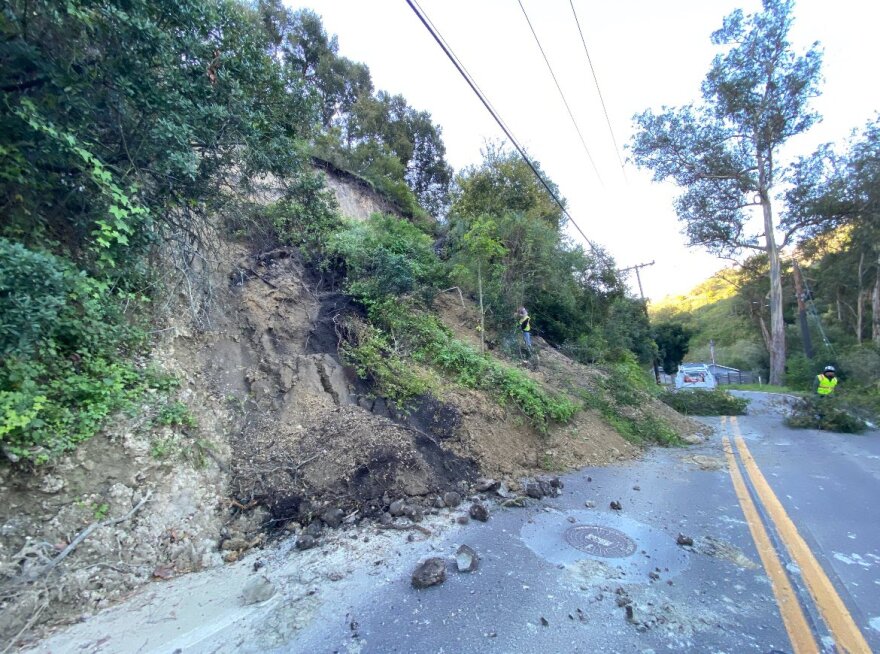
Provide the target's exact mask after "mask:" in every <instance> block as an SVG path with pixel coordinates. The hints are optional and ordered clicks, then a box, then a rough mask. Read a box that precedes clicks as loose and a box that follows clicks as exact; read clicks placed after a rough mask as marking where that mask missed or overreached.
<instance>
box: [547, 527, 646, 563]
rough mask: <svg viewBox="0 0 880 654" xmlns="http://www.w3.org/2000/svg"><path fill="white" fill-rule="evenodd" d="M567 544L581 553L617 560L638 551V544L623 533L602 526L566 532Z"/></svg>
mask: <svg viewBox="0 0 880 654" xmlns="http://www.w3.org/2000/svg"><path fill="white" fill-rule="evenodd" d="M564 537H565V542H567V543H568V544H569V545H571V546H572V547H575V548H577V549H579V550H580V551H581V552H586V553H587V554H592V555H593V556H601V557H604V558H607V559H617V558H622V557H625V556H629V555H631V554H633V553H634V552H635V551H636V542H635V541H634V540H633V539H632V538H630V537H629V536H627V535H626V534H625V533H623V532H622V531H618V530H617V529H613V528H611V527H602V526H600V525H576V526H574V527H569V529H568V530H566V532H565V536H564Z"/></svg>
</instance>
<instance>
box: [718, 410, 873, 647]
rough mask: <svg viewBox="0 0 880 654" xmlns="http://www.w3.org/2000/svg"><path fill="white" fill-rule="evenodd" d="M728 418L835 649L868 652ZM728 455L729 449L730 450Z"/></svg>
mask: <svg viewBox="0 0 880 654" xmlns="http://www.w3.org/2000/svg"><path fill="white" fill-rule="evenodd" d="M730 420H731V424H732V425H733V432H734V436H735V441H736V447H737V449H738V450H739V454H740V457H742V461H743V465H744V466H745V469H746V473H747V474H748V475H749V478H750V479H751V481H752V485H753V486H754V487H755V492H756V493H757V494H758V497H759V498H760V499H761V502H762V503H763V505H764V507H765V508H766V509H767V514H768V515H769V516H770V520H771V521H772V522H773V523H774V525H775V527H776V531H777V532H778V533H779V537H780V539H782V542H783V543H784V544H785V546H786V548H788V551H789V553H790V554H791V557H792V558H793V559H794V561H795V563H797V565H798V567H800V569H801V575H802V576H803V578H804V581H805V582H806V584H807V589H808V590H809V591H810V595H812V596H813V601H814V602H815V603H816V606H818V607H819V611H820V612H821V613H822V618H823V619H824V620H825V623H826V624H827V625H828V629H829V630H830V631H831V635H832V636H834V640H835V642H836V644H837V647H838V649H839V650H840V651H842V652H847V653H848V654H871V648H870V647H868V642H867V641H866V640H865V637H864V636H863V635H862V632H861V631H859V628H858V627H857V626H856V623H855V620H853V617H852V615H851V614H850V612H849V611H848V610H847V608H846V605H845V604H844V603H843V600H841V599H840V595H838V594H837V591H836V590H835V589H834V585H833V584H832V583H831V580H830V579H829V578H828V575H826V574H825V571H824V570H823V569H822V566H820V565H819V562H818V561H817V560H816V557H815V556H814V555H813V552H812V551H811V550H810V548H809V547H808V546H807V543H806V542H805V541H804V539H803V538H802V537H801V535H800V533H799V532H798V530H797V527H795V525H794V522H792V520H791V518H789V517H788V514H787V513H786V512H785V509H784V508H782V503H781V502H780V501H779V499H778V498H777V497H776V494H775V493H774V492H773V490H772V489H771V488H770V484H768V483H767V480H766V479H765V478H764V475H763V474H762V473H761V470H760V469H759V468H758V465H757V464H756V463H755V460H754V458H752V453H751V452H750V451H749V448H748V447H746V443H745V441H744V440H743V438H742V434H741V433H740V429H739V423H738V422H737V420H736V417H732V418H731V419H730ZM732 455H733V453H732V452H731V456H732Z"/></svg>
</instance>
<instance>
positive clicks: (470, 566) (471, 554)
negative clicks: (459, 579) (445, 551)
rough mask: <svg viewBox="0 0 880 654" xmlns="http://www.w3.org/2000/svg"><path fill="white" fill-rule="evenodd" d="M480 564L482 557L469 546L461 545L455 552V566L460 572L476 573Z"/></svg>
mask: <svg viewBox="0 0 880 654" xmlns="http://www.w3.org/2000/svg"><path fill="white" fill-rule="evenodd" d="M479 563H480V557H478V556H477V553H476V552H475V551H474V550H473V549H472V548H470V547H468V546H467V545H461V546H460V547H459V548H458V550H457V551H456V552H455V565H456V567H457V568H458V571H459V572H474V571H475V570H476V569H477V566H478V565H479Z"/></svg>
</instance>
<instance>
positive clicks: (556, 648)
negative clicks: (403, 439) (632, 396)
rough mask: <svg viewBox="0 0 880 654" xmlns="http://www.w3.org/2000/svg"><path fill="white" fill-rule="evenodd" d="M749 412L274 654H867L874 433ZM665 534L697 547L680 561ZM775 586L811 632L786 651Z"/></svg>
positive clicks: (367, 591) (397, 580) (402, 580)
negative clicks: (796, 538) (460, 567)
mask: <svg viewBox="0 0 880 654" xmlns="http://www.w3.org/2000/svg"><path fill="white" fill-rule="evenodd" d="M748 395H749V396H750V397H751V399H752V400H753V403H752V409H751V411H750V415H748V416H741V417H739V418H736V419H729V418H710V419H706V422H708V423H709V424H711V425H712V426H713V427H715V428H716V433H715V435H713V436H712V437H711V438H710V440H709V441H707V442H706V443H705V444H704V445H701V446H698V447H689V448H687V449H654V450H651V451H650V452H649V453H648V454H647V455H646V456H645V457H644V458H643V459H642V460H640V461H635V462H630V463H627V464H623V465H618V466H612V467H607V468H593V469H586V470H583V471H580V472H577V473H574V474H570V475H567V476H565V477H563V482H564V488H563V490H562V494H561V495H560V496H559V497H556V498H553V499H545V500H543V501H542V502H540V503H537V502H535V503H534V504H531V505H529V506H528V507H527V508H522V509H516V508H511V509H504V510H495V511H493V513H492V517H491V518H490V520H489V521H488V522H487V523H485V524H481V523H471V524H470V525H469V526H467V527H466V528H464V529H461V530H458V531H456V532H453V533H451V534H450V535H449V536H448V537H447V538H445V539H444V540H442V541H439V542H433V543H431V544H430V548H431V549H430V550H428V551H425V552H424V556H423V557H422V558H425V557H426V556H429V555H430V556H440V557H446V558H447V559H448V560H449V561H450V565H449V570H450V572H449V575H448V578H447V580H446V581H445V582H444V583H443V584H441V585H438V586H434V587H431V588H427V589H423V590H416V589H414V588H412V586H411V584H410V577H409V572H410V570H409V569H407V570H400V571H399V574H397V575H392V576H388V577H386V578H384V579H383V580H381V581H379V582H378V583H376V584H375V585H373V586H372V587H369V588H364V590H363V592H362V594H360V595H359V596H357V597H353V598H350V601H348V602H347V603H346V604H345V606H344V610H342V609H343V607H342V606H339V605H336V606H332V605H331V606H326V607H325V609H327V610H325V611H324V612H323V613H322V614H321V615H319V616H317V619H315V620H313V621H312V622H311V624H310V626H309V627H307V628H306V629H305V630H303V631H301V632H299V633H298V634H297V636H296V638H295V639H294V640H291V641H290V642H287V643H285V644H284V645H282V646H281V647H279V648H278V649H277V651H279V652H280V651H284V652H352V651H357V652H363V653H367V652H377V653H379V652H420V653H422V652H423V653H428V652H435V653H438V654H439V653H453V652H455V653H462V654H464V653H468V652H474V653H476V652H522V653H528V652H535V653H541V654H548V653H550V652H572V653H574V652H640V653H642V654H648V653H650V652H663V651H692V652H697V651H699V652H730V653H734V652H736V653H739V652H761V653H768V652H792V651H799V652H800V651H829V652H830V651H836V650H835V648H836V646H839V645H840V644H841V638H842V636H841V633H842V630H843V629H844V628H845V625H846V621H847V619H850V620H851V622H852V624H853V625H855V627H854V628H855V630H856V631H857V634H856V635H854V634H850V637H851V638H852V639H854V640H853V641H852V642H853V643H855V644H854V645H852V649H850V651H871V649H873V650H874V651H880V565H878V564H880V520H877V507H876V501H877V498H878V497H880V493H878V491H880V438H878V436H880V433H878V432H876V431H875V432H869V433H867V434H863V435H858V436H855V435H844V434H830V433H826V432H817V431H810V430H791V429H788V428H787V427H785V426H784V425H783V424H782V414H781V412H780V409H781V406H780V405H781V404H782V403H781V402H780V401H778V400H775V399H772V398H771V399H769V400H768V399H767V397H766V396H763V395H760V394H748ZM737 436H740V437H741V440H742V442H743V444H744V445H743V447H745V448H746V450H745V451H746V452H747V453H749V454H750V455H751V457H752V460H753V461H754V462H755V463H756V464H757V468H758V469H760V471H762V472H763V476H764V478H765V479H766V481H767V484H768V486H769V488H770V489H771V491H772V492H774V493H775V495H776V496H777V497H778V499H779V501H780V502H781V505H782V507H783V509H784V511H785V512H786V513H787V515H788V516H789V517H790V518H791V521H792V522H793V524H794V526H795V530H794V531H796V532H798V533H800V535H801V536H802V537H803V540H804V541H805V543H806V545H807V547H808V548H809V550H810V551H811V552H812V554H813V555H814V557H815V560H816V561H818V565H819V567H820V568H821V571H824V573H825V575H826V577H827V579H828V580H829V581H830V584H831V585H832V586H833V588H834V589H835V590H836V591H837V594H838V595H839V597H840V598H841V602H842V606H843V613H845V614H847V615H831V614H830V612H831V610H832V609H831V608H827V607H821V606H819V604H820V603H823V602H825V603H827V602H826V600H823V599H822V598H819V601H818V602H817V600H816V598H814V597H813V596H812V593H813V592H816V588H815V587H816V584H817V582H815V583H814V582H813V581H811V580H810V579H807V578H804V573H803V571H802V570H801V566H802V565H805V564H804V563H803V562H802V561H801V560H800V559H796V558H795V557H794V556H793V554H792V553H791V552H790V551H789V547H790V544H788V543H787V541H786V538H788V537H789V536H790V534H789V533H788V532H790V531H791V530H790V529H789V530H788V532H787V531H786V529H783V528H781V527H779V526H778V525H777V524H776V522H774V519H773V517H771V516H770V510H769V509H768V506H767V504H768V501H767V500H766V498H762V497H761V496H760V494H759V493H758V492H757V491H756V485H757V484H756V482H755V481H754V479H753V476H754V472H752V473H750V472H749V470H748V468H747V466H746V465H745V461H744V458H743V457H744V456H749V454H746V455H744V454H742V452H741V451H740V449H739V446H738V445H735V441H736V438H737ZM725 444H727V448H728V450H729V451H730V452H731V454H730V456H733V457H734V459H732V460H734V461H736V466H737V468H741V473H740V474H741V475H742V477H743V479H745V486H744V488H746V489H747V491H748V494H749V496H750V497H751V501H752V502H753V503H754V504H755V505H756V506H757V511H756V513H755V515H756V516H757V520H756V521H760V522H761V523H762V524H763V528H764V530H765V531H766V533H767V534H769V540H768V542H769V543H770V544H771V546H772V549H773V550H775V559H776V560H778V562H779V565H781V570H783V571H782V572H781V576H782V577H783V578H782V579H777V580H776V581H775V582H771V577H772V575H768V570H767V567H766V566H767V565H768V564H767V563H766V561H769V560H771V559H772V558H774V557H773V556H772V555H773V553H772V552H770V553H767V552H765V553H764V554H763V555H762V554H761V553H760V552H759V551H758V548H757V547H756V544H755V540H754V538H753V536H752V527H753V526H752V525H750V524H749V521H748V520H747V518H746V516H745V515H744V509H743V506H742V504H741V501H740V499H739V498H738V497H737V493H736V490H735V487H734V485H733V483H732V480H731V474H730V472H729V470H728V466H727V458H726V457H727V456H728V455H727V454H725V451H724V450H725ZM612 501H616V502H620V504H621V510H619V511H618V510H614V509H612V508H610V503H611V502H612ZM588 507H591V508H588ZM679 534H681V535H683V536H686V537H689V538H691V539H692V540H693V542H694V544H693V545H692V546H688V545H684V546H683V545H679V544H678V543H677V540H678V536H679ZM684 542H687V541H686V540H685V541H684ZM460 544H467V545H469V546H470V547H472V548H473V549H474V550H476V551H477V552H478V554H479V555H480V557H481V561H480V567H479V569H478V570H477V571H476V572H472V573H458V572H456V571H455V567H454V563H452V560H453V556H454V552H455V550H456V549H457V548H458V546H459V545H460ZM807 556H808V555H807ZM767 557H770V558H769V559H768V558H767ZM820 574H821V572H820ZM786 579H787V581H786ZM779 583H782V584H788V585H790V587H791V589H792V592H793V597H795V598H796V603H797V604H799V605H800V609H801V613H802V614H803V616H804V617H805V619H806V623H805V624H806V625H808V629H809V630H810V631H811V632H812V633H811V634H801V636H800V640H801V644H800V645H797V644H795V641H797V640H798V639H797V638H795V639H794V640H793V638H792V635H791V634H790V633H789V631H790V623H788V622H787V618H786V616H784V615H783V613H782V612H781V611H780V608H779V605H780V600H779V597H780V593H779V591H778V589H777V585H778V584H779ZM811 585H812V587H813V588H812V589H811ZM825 590H826V591H827V588H826V589H825ZM821 591H822V589H821V587H819V592H820V594H821ZM782 596H783V597H784V594H783V595H782ZM781 602H782V603H785V600H784V599H783V600H781ZM839 608H840V607H837V609H839ZM792 610H794V611H795V612H797V606H791V605H789V606H787V607H786V609H785V612H786V613H790V612H791V611H792ZM823 610H827V611H828V612H829V614H828V615H826V614H825V613H824V612H823ZM787 624H788V625H789V626H788V627H787ZM841 625H843V626H841ZM859 638H861V640H859ZM810 641H812V643H813V645H812V646H811V645H810ZM862 647H866V648H868V649H860V648H862ZM841 651H844V648H843V647H842V646H841Z"/></svg>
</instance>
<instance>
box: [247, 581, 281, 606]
mask: <svg viewBox="0 0 880 654" xmlns="http://www.w3.org/2000/svg"><path fill="white" fill-rule="evenodd" d="M274 594H275V584H273V583H272V582H271V581H269V579H268V578H267V577H266V576H265V575H257V576H256V577H251V578H250V579H248V581H247V583H246V584H245V585H244V588H242V590H241V603H242V606H249V605H251V604H258V603H259V602H265V601H266V600H267V599H269V598H270V597H272V596H273V595H274Z"/></svg>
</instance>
